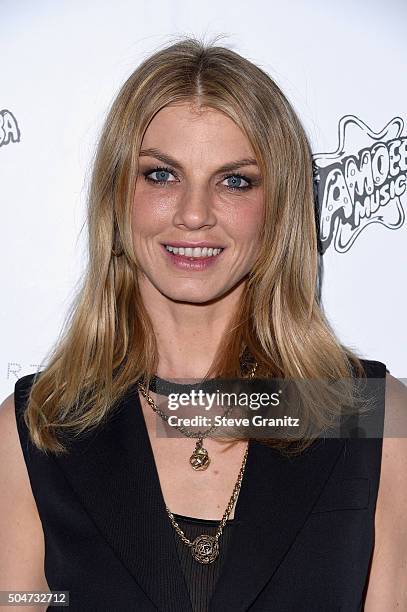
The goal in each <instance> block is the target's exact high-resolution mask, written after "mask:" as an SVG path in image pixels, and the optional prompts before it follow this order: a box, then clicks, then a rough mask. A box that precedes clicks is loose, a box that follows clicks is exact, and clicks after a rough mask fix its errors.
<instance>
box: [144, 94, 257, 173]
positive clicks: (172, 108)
mask: <svg viewBox="0 0 407 612" xmlns="http://www.w3.org/2000/svg"><path fill="white" fill-rule="evenodd" d="M142 146H143V147H144V148H147V147H151V148H154V147H157V148H160V149H165V150H166V151H167V152H171V153H172V154H174V155H175V154H177V155H178V156H182V157H184V158H185V157H187V156H191V155H196V154H198V153H201V154H205V153H207V154H211V155H212V157H213V156H215V155H216V156H217V154H218V153H219V155H220V156H221V158H222V159H221V161H222V162H223V161H225V160H224V159H223V158H224V156H225V155H228V154H229V155H232V157H235V156H236V154H239V155H240V154H242V156H249V155H252V156H253V150H252V147H251V145H250V142H249V140H248V138H247V137H246V135H245V134H244V133H243V132H242V130H241V129H240V128H239V127H238V126H237V125H236V123H235V122H234V121H233V120H232V119H230V118H229V117H227V116H226V115H225V114H224V113H222V112H220V111H218V110H216V109H213V108H208V107H205V108H199V109H198V108H197V107H196V106H192V105H191V103H182V104H171V105H168V106H166V107H164V108H162V109H161V110H160V111H159V112H158V113H157V114H156V115H155V116H154V117H153V119H152V120H151V122H150V124H149V126H148V128H147V130H146V132H145V134H144V137H143V142H142Z"/></svg>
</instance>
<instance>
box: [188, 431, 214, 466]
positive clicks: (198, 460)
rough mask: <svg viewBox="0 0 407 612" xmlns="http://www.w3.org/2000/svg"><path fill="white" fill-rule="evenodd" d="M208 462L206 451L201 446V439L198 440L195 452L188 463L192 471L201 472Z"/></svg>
mask: <svg viewBox="0 0 407 612" xmlns="http://www.w3.org/2000/svg"><path fill="white" fill-rule="evenodd" d="M210 462H211V460H210V458H209V455H208V451H207V450H206V448H204V447H203V446H202V438H199V440H198V442H197V443H196V447H195V450H194V452H193V453H192V455H191V456H190V458H189V463H190V464H191V466H192V467H193V469H194V470H197V471H201V470H206V469H207V467H208V465H209V464H210Z"/></svg>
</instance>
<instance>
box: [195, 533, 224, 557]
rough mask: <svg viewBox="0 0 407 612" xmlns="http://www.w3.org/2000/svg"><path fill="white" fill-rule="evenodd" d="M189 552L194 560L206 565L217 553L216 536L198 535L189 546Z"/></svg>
mask: <svg viewBox="0 0 407 612" xmlns="http://www.w3.org/2000/svg"><path fill="white" fill-rule="evenodd" d="M191 554H192V556H193V558H194V559H195V561H198V562H199V563H203V564H204V565H208V563H213V562H214V561H215V559H216V558H217V557H218V555H219V545H218V541H217V539H216V538H214V537H213V536H210V535H205V534H202V535H200V536H198V537H197V538H196V539H195V540H194V541H193V542H192V547H191Z"/></svg>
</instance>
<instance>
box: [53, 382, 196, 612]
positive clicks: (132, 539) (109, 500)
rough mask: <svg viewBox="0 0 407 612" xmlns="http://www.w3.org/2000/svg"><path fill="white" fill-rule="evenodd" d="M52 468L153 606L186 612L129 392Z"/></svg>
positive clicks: (146, 444)
mask: <svg viewBox="0 0 407 612" xmlns="http://www.w3.org/2000/svg"><path fill="white" fill-rule="evenodd" d="M56 461H57V463H58V465H59V466H60V468H61V469H62V470H63V472H64V474H65V475H66V477H67V478H68V480H69V482H70V484H71V486H72V488H73V489H74V491H75V492H76V494H77V495H78V496H79V499H80V500H81V503H82V504H83V506H84V507H85V509H86V510H87V512H88V514H89V515H90V516H91V518H92V520H93V521H94V523H95V524H96V526H97V527H98V529H99V531H100V533H101V534H102V536H103V537H104V538H105V539H106V541H107V542H108V543H109V545H110V546H111V548H112V549H113V551H114V552H115V554H116V555H117V556H118V557H119V558H120V560H121V561H122V563H123V565H124V566H125V567H126V568H127V569H128V571H129V572H130V574H131V575H132V576H133V577H134V579H135V580H136V581H137V583H138V584H139V585H140V587H141V588H142V589H143V591H144V592H145V593H146V595H147V596H148V597H149V598H150V600H151V601H152V602H153V604H154V605H155V606H157V608H158V609H159V610H161V611H163V612H178V611H179V610H183V611H184V610H185V612H192V607H191V603H190V599H189V595H188V590H187V587H186V584H185V581H184V577H183V573H182V569H181V567H180V563H179V559H178V556H177V551H176V546H175V541H174V531H173V527H172V526H171V524H170V521H169V519H168V516H167V514H166V511H165V502H164V499H163V497H162V492H161V487H160V482H159V478H158V473H157V470H156V467H155V462H154V455H153V451H152V448H151V444H150V439H149V436H148V431H147V428H146V425H145V421H144V417H143V414H142V410H141V405H140V403H139V399H138V393H137V392H136V391H135V389H134V387H133V388H132V389H130V390H129V392H128V393H127V394H126V397H124V398H123V399H122V401H121V402H120V404H119V406H118V410H117V411H116V412H115V413H114V414H113V415H112V416H111V417H110V418H109V420H108V422H107V423H106V424H104V425H103V426H101V427H99V428H98V429H97V430H95V431H94V432H93V433H90V434H89V433H87V434H85V435H83V434H82V436H80V437H79V438H78V439H77V440H75V442H74V443H73V444H72V451H71V453H70V454H69V455H66V456H59V457H56ZM162 585H165V589H163V586H162Z"/></svg>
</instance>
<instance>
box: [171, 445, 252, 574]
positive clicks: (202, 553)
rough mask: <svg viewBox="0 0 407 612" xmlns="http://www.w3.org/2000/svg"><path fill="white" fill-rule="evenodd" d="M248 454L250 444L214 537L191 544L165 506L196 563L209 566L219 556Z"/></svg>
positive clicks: (200, 537)
mask: <svg viewBox="0 0 407 612" xmlns="http://www.w3.org/2000/svg"><path fill="white" fill-rule="evenodd" d="M248 453H249V442H248V444H247V448H246V451H245V454H244V457H243V462H242V466H241V468H240V471H239V475H238V477H237V481H236V484H235V486H234V488H233V493H232V496H231V498H230V500H229V503H228V505H227V507H226V510H225V513H224V515H223V517H222V520H221V521H220V523H219V526H218V528H217V530H216V533H215V535H214V536H211V535H208V534H206V533H203V534H201V535H199V536H198V537H197V538H195V540H194V541H193V542H191V540H189V539H188V538H187V537H186V535H185V533H184V532H183V531H182V529H181V528H180V526H179V525H178V523H177V522H176V520H175V519H174V515H173V514H172V512H171V511H170V510H169V508H167V506H165V509H166V511H167V514H168V516H169V517H170V521H171V524H172V526H173V527H174V529H175V531H176V532H177V534H178V535H179V537H180V538H181V541H182V542H183V543H184V544H186V545H187V546H188V547H189V548H190V550H191V554H192V557H193V558H194V559H195V561H198V563H202V564H203V565H208V564H209V563H213V562H214V561H215V560H216V559H217V558H218V556H219V538H220V536H221V535H222V531H223V528H224V526H225V525H226V521H227V520H228V518H229V515H230V513H231V512H232V508H233V506H234V504H235V502H236V499H237V496H238V494H239V491H240V488H241V486H242V480H243V474H244V469H245V466H246V461H247V455H248Z"/></svg>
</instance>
